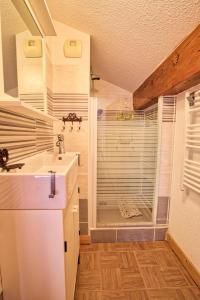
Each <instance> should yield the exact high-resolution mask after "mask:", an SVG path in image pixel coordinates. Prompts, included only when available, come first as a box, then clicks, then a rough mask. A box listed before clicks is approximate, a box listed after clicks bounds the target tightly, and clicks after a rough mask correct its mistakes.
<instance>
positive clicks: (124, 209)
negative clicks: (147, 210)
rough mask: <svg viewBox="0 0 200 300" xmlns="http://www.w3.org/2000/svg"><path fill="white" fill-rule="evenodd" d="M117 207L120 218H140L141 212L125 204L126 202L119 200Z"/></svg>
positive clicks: (131, 205) (133, 206)
mask: <svg viewBox="0 0 200 300" xmlns="http://www.w3.org/2000/svg"><path fill="white" fill-rule="evenodd" d="M118 206H119V211H120V213H121V215H122V217H123V218H125V219H129V218H132V217H138V216H142V213H141V211H140V210H139V209H138V208H136V207H135V205H133V204H130V203H127V201H126V200H120V201H119V202H118Z"/></svg>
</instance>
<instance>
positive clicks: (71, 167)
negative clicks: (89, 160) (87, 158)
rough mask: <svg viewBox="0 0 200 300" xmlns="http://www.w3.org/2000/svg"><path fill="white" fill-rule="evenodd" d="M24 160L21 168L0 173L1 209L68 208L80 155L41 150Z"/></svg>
mask: <svg viewBox="0 0 200 300" xmlns="http://www.w3.org/2000/svg"><path fill="white" fill-rule="evenodd" d="M21 162H22V163H25V165H24V167H23V168H22V169H16V170H11V171H10V172H8V173H7V172H2V173H0V194H1V197H0V209H64V208H66V207H67V205H68V199H70V197H71V194H72V192H73V189H74V186H75V183H76V180H77V167H78V155H77V154H76V153H73V152H67V153H65V154H50V153H42V154H38V155H35V156H33V157H31V158H28V159H25V160H23V161H21ZM54 182H55V185H54ZM54 188H55V195H52V189H54ZM53 194H54V193H53Z"/></svg>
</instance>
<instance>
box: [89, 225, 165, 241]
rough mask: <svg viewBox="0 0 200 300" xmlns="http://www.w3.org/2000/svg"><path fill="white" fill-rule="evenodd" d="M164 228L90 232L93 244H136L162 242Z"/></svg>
mask: <svg viewBox="0 0 200 300" xmlns="http://www.w3.org/2000/svg"><path fill="white" fill-rule="evenodd" d="M166 230H167V229H166V228H165V227H163V228H155V227H154V228H131V229H126V228H122V229H99V230H91V240H92V242H93V243H101V242H104V243H115V242H137V241H143V242H144V241H155V240H156V241H158V240H164V238H165V233H166Z"/></svg>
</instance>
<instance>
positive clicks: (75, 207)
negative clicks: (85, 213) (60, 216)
mask: <svg viewBox="0 0 200 300" xmlns="http://www.w3.org/2000/svg"><path fill="white" fill-rule="evenodd" d="M72 212H73V213H77V212H78V205H74V207H73V209H72Z"/></svg>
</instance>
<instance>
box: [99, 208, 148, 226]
mask: <svg viewBox="0 0 200 300" xmlns="http://www.w3.org/2000/svg"><path fill="white" fill-rule="evenodd" d="M139 210H140V211H141V213H142V215H140V216H135V217H131V218H128V219H125V218H123V217H122V215H121V213H120V211H119V209H118V208H116V209H108V210H106V209H98V210H97V227H99V228H100V227H125V226H133V225H137V224H141V223H142V224H143V225H144V223H151V222H152V211H151V209H149V208H139Z"/></svg>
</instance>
